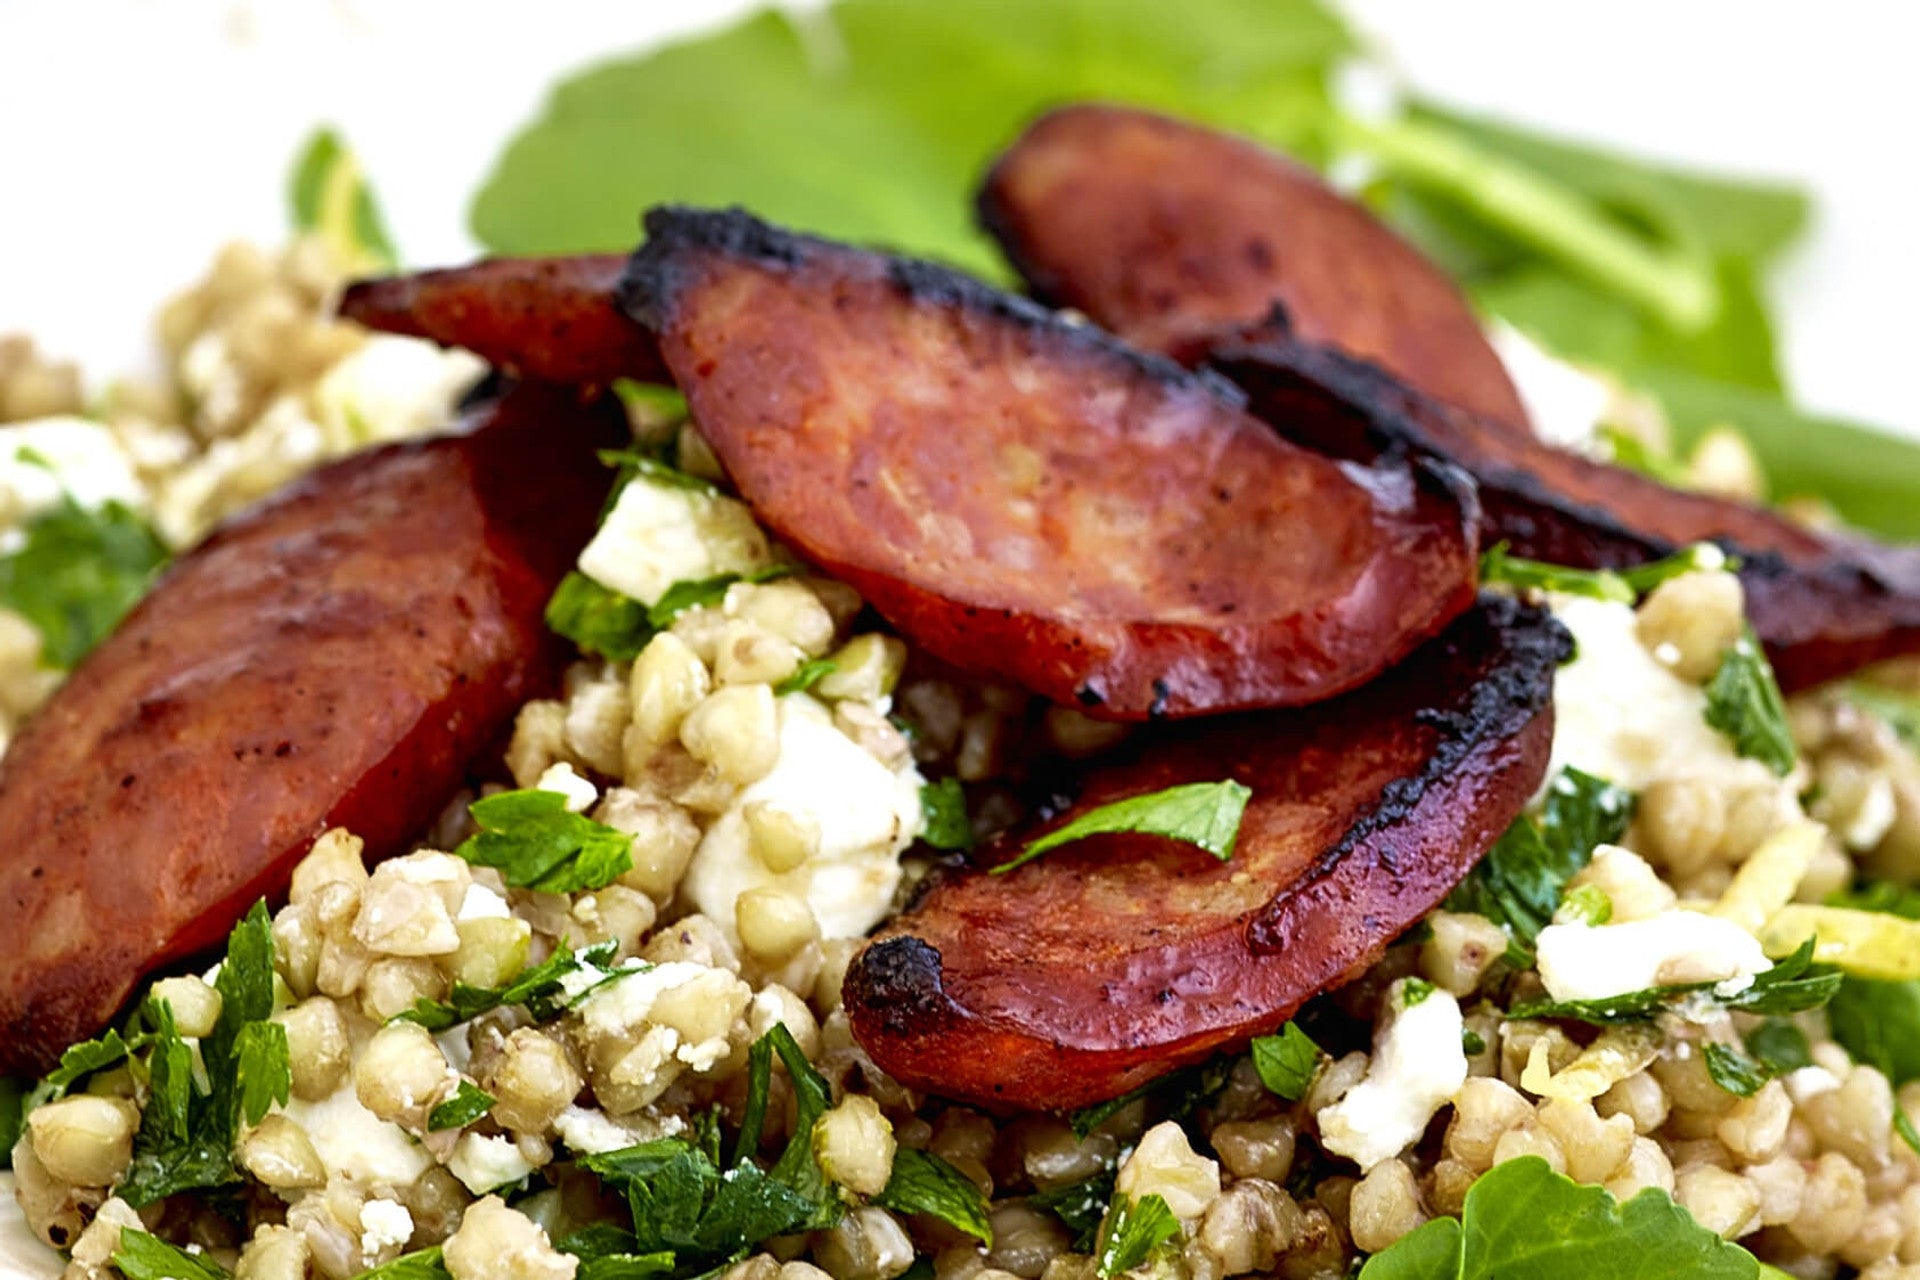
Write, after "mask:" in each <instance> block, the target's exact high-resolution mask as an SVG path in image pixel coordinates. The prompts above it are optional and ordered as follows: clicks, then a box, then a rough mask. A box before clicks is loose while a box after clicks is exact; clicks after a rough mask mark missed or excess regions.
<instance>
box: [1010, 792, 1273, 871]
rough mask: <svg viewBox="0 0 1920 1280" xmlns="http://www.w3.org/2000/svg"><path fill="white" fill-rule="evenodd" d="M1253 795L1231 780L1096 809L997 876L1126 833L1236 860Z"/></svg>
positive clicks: (1042, 840)
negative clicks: (1078, 844) (1092, 839)
mask: <svg viewBox="0 0 1920 1280" xmlns="http://www.w3.org/2000/svg"><path fill="white" fill-rule="evenodd" d="M1252 795H1253V789H1252V788H1251V787H1248V786H1247V785H1245V784H1244V783H1240V782H1235V781H1233V780H1232V779H1228V780H1226V781H1224V782H1189V783H1185V784H1183V785H1181V786H1177V787H1168V788H1167V789H1166V790H1164V791H1155V792H1151V793H1149V794H1147V795H1142V796H1128V797H1127V798H1126V799H1124V800H1115V801H1114V802H1113V803H1112V804H1103V805H1101V806H1100V807H1099V808H1097V809H1091V810H1089V811H1088V812H1086V813H1083V814H1081V815H1080V816H1079V817H1077V818H1075V819H1074V820H1073V821H1071V822H1069V823H1066V824H1065V825H1064V826H1059V827H1056V828H1054V829H1053V830H1052V831H1049V832H1047V834H1045V835H1043V836H1041V837H1040V838H1039V839H1037V840H1034V841H1032V842H1030V843H1029V844H1028V845H1027V847H1026V848H1025V849H1023V850H1021V851H1020V855H1019V856H1018V857H1016V858H1014V859H1012V860H1011V861H1008V862H1003V863H1001V864H1000V865H999V866H997V867H994V868H993V874H994V875H1005V874H1006V873H1007V872H1009V871H1011V870H1013V869H1014V868H1015V867H1019V866H1024V865H1026V864H1027V863H1029V862H1032V861H1033V860H1034V859H1035V858H1037V857H1039V856H1040V855H1041V854H1043V853H1046V852H1047V851H1048V850H1050V849H1058V848H1059V847H1060V846H1061V845H1065V844H1072V843H1073V842H1074V841H1076V840H1084V839H1086V838H1087V837H1088V836H1095V835H1111V834H1120V833H1126V832H1140V833H1144V834H1147V835H1156V836H1166V837H1168V838H1169V839H1173V840H1180V841H1184V842H1185V843H1187V844H1191V845H1197V846H1199V847H1200V848H1202V849H1204V850H1206V851H1207V852H1208V853H1210V854H1212V855H1213V856H1214V857H1216V858H1218V859H1220V861H1222V862H1225V861H1226V860H1227V859H1229V858H1231V857H1232V856H1233V845H1234V841H1235V840H1237V839H1238V838H1239V835H1240V817H1241V815H1242V814H1244V813H1245V812H1246V809H1247V801H1248V799H1249V798H1251V797H1252Z"/></svg>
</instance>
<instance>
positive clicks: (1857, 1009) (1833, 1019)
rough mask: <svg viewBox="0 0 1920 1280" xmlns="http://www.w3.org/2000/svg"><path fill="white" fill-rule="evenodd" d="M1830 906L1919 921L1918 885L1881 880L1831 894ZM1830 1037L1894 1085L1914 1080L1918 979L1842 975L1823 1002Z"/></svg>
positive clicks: (1919, 1026) (1918, 1073) (1918, 1046)
mask: <svg viewBox="0 0 1920 1280" xmlns="http://www.w3.org/2000/svg"><path fill="white" fill-rule="evenodd" d="M1833 903H1834V905H1836V906H1843V907H1857V908H1859V909H1861V910H1863V911H1884V912H1886V913H1888V914H1889V915H1896V916H1900V917H1902V918H1904V919H1908V920H1920V890H1916V889H1910V888H1907V887H1905V886H1902V885H1895V884H1890V883H1886V882H1884V881H1883V882H1880V883H1877V884H1869V885H1865V886H1863V887H1861V888H1858V889H1855V890H1853V891H1852V892H1849V893H1845V894H1838V895H1835V897H1834V899H1833ZM1827 1018H1828V1020H1829V1022H1830V1023H1831V1024H1832V1030H1833V1038H1834V1039H1835V1040H1837V1041H1839V1043H1840V1045H1841V1047H1842V1048H1844V1049H1845V1050H1846V1051H1847V1052H1848V1053H1850V1054H1852V1055H1853V1058H1854V1061H1856V1062H1863V1063H1865V1064H1867V1065H1868V1066H1870V1067H1874V1068H1876V1069H1877V1070H1879V1071H1880V1072H1881V1073H1882V1074H1884V1075H1885V1076H1886V1077H1887V1078H1888V1079H1889V1080H1891V1081H1893V1083H1894V1086H1895V1087H1896V1088H1897V1087H1899V1086H1900V1085H1903V1084H1905V1083H1906V1082H1907V1081H1909V1080H1920V981H1909V982H1881V981H1875V980H1873V979H1870V978H1855V977H1848V978H1847V979H1846V980H1845V981H1843V982H1842V983H1841V984H1840V990H1839V991H1838V992H1836V993H1835V995H1834V997H1833V1003H1832V1004H1830V1005H1828V1006H1827Z"/></svg>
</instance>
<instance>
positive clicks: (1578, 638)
mask: <svg viewBox="0 0 1920 1280" xmlns="http://www.w3.org/2000/svg"><path fill="white" fill-rule="evenodd" d="M1552 599H1553V613H1554V616H1555V617H1557V618H1558V619H1560V621H1561V622H1562V623H1564V624H1566V627H1567V629H1568V630H1569V631H1571V632H1573V638H1574V642H1575V644H1576V645H1577V646H1578V652H1577V653H1576V654H1575V656H1574V659H1573V661H1572V662H1569V663H1568V664H1567V665H1565V666H1563V667H1561V668H1560V670H1559V672H1558V673H1557V674H1556V675H1555V677H1554V682H1553V709H1554V729H1553V758H1552V761H1551V763H1550V764H1549V766H1548V769H1547V776H1548V777H1549V778H1553V777H1557V776H1558V775H1559V773H1560V771H1561V770H1562V769H1564V768H1566V767H1567V766H1568V765H1571V766H1573V767H1574V768H1576V769H1579V770H1580V771H1582V772H1583V773H1589V774H1592V775H1593V776H1594V777H1597V778H1604V779H1606V780H1607V781H1608V782H1612V783H1615V784H1617V785H1619V786H1622V787H1626V788H1628V789H1629V790H1632V791H1642V790H1645V789H1646V787H1647V784H1649V783H1651V782H1653V781H1654V780H1655V779H1658V778H1680V777H1711V778H1716V779H1720V780H1724V781H1726V782H1729V783H1742V782H1748V781H1751V782H1764V781H1766V780H1768V779H1771V777H1772V774H1770V773H1768V772H1767V768H1766V766H1765V765H1763V764H1761V763H1760V762H1759V761H1757V760H1743V759H1741V758H1740V757H1739V756H1737V755H1735V754H1734V751H1733V746H1732V744H1731V743H1729V742H1728V741H1727V739H1726V738H1725V736H1723V735H1722V734H1721V733H1719V732H1718V731H1717V730H1715V729H1714V728H1712V727H1711V726H1710V725H1708V724H1707V721H1706V709H1707V695H1706V694H1705V693H1704V692H1702V691H1701V689H1700V688H1699V686H1697V685H1692V684H1688V683H1687V682H1686V681H1685V680H1682V679H1681V678H1680V677H1679V676H1677V675H1675V674H1673V672H1672V671H1670V670H1668V669H1667V668H1666V667H1664V666H1662V665H1661V664H1660V661H1659V660H1658V659H1657V658H1655V657H1654V655H1653V654H1651V653H1649V652H1648V651H1647V649H1646V646H1644V645H1642V644H1641V643H1640V638H1639V636H1638V634H1637V633H1636V632H1635V630H1634V614H1633V610H1632V609H1631V608H1629V607H1628V606H1627V605H1624V604H1616V603H1614V602H1613V601H1609V600H1590V599H1586V598H1584V597H1579V596H1564V595H1556V596H1554V597H1553V598H1552Z"/></svg>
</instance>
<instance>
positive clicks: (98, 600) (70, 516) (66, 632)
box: [0, 494, 167, 670]
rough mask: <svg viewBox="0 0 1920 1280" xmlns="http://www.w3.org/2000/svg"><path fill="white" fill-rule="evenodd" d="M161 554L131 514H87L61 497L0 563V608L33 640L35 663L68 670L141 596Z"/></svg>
mask: <svg viewBox="0 0 1920 1280" xmlns="http://www.w3.org/2000/svg"><path fill="white" fill-rule="evenodd" d="M166 562H167V549H166V547H165V546H163V545H162V544H161V542H160V540H159V539H158V538H156V537H155V536H154V534H153V531H152V530H151V529H149V528H148V527H147V525H146V523H145V522H144V521H143V520H141V518H140V517H139V516H138V515H137V514H135V513H134V511H133V509H132V508H130V507H128V506H126V505H125V504H124V503H120V502H108V503H106V504H105V505H104V506H102V507H101V508H100V509H99V510H97V511H90V510H88V509H87V508H85V507H82V506H81V505H80V504H79V503H77V502H75V501H74V500H73V498H72V497H71V496H69V495H66V494H62V495H61V497H60V502H59V505H57V506H55V507H54V508H52V509H51V510H49V511H47V512H45V513H43V514H41V515H39V516H36V517H35V518H34V519H32V520H31V521H29V522H28V523H27V526H26V530H25V541H24V542H23V543H22V544H21V546H20V549H19V550H17V551H13V552H10V553H8V554H7V555H5V556H0V606H5V607H6V608H9V609H12V610H13V611H14V612H16V613H18V614H20V616H22V617H23V618H25V619H26V620H27V621H28V622H30V623H32V624H33V627H34V629H35V630H36V631H38V632H39V633H40V635H41V638H42V642H43V647H42V650H41V654H40V660H41V662H42V663H44V664H45V665H47V666H50V667H58V668H60V669H61V670H69V669H71V668H72V667H73V666H74V664H75V663H77V662H79V661H80V659H81V658H83V657H85V656H86V655H87V653H88V652H89V651H90V650H92V648H93V647H94V646H95V645H97V644H99V643H100V641H101V640H103V639H105V638H106V636H107V633H108V632H110V631H112V630H113V629H114V627H115V626H117V625H118V624H119V622H120V619H121V618H123V617H125V616H126V614H127V612H128V610H130V609H132V608H133V606H134V605H135V604H137V603H139V601H140V597H141V596H143V595H145V594H146V593H147V588H148V587H149V586H150V585H151V584H152V582H153V579H154V577H155V575H156V574H158V573H159V571H160V569H161V567H162V566H164V565H165V564H166Z"/></svg>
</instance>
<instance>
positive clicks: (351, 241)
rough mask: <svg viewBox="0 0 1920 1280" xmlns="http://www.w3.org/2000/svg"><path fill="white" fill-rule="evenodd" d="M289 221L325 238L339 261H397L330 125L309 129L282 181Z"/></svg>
mask: <svg viewBox="0 0 1920 1280" xmlns="http://www.w3.org/2000/svg"><path fill="white" fill-rule="evenodd" d="M287 204H288V206H289V207H290V210H291V212H292V214H293V225H294V226H295V227H297V228H299V229H300V230H302V231H311V232H314V233H317V234H318V235H320V236H321V237H322V238H323V239H325V240H326V241H327V243H328V245H329V246H330V247H331V248H332V249H333V251H334V254H335V255H336V256H337V257H338V258H339V259H340V260H341V261H342V262H345V263H348V264H351V265H352V266H353V267H354V268H355V269H357V270H362V271H369V272H371V271H391V270H393V269H394V267H396V266H398V265H399V262H400V255H399V254H397V253H396V252H395V251H394V248H393V238H392V237H391V236H389V235H388V234H387V226H386V220H385V219H384V218H382V217H381V216H380V206H379V204H378V203H377V202H376V201H375V200H374V198H373V188H372V187H370V186H368V185H367V179H366V175H365V174H364V173H363V172H361V169H360V161H359V158H358V157H356V156H355V155H354V154H353V152H352V151H351V150H349V149H348V147H347V144H346V143H345V142H344V141H343V140H342V139H341V137H340V135H339V133H338V132H337V131H335V130H333V129H318V130H315V131H314V134H313V136H312V137H311V138H309V139H308V140H307V144H306V146H305V147H303V148H302V149H301V151H300V158H299V159H298V160H297V161H295V162H294V167H293V175H292V177H291V179H290V180H289V182H288V184H287Z"/></svg>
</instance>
